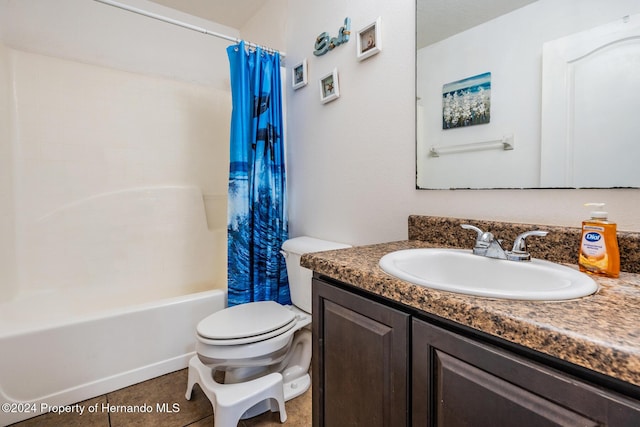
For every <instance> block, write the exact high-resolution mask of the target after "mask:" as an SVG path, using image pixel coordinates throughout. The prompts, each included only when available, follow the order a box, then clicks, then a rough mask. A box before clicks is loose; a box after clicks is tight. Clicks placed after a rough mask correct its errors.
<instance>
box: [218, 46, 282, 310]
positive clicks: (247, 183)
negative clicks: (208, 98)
mask: <svg viewBox="0 0 640 427" xmlns="http://www.w3.org/2000/svg"><path fill="white" fill-rule="evenodd" d="M227 55H228V57H229V63H230V69H231V97H232V105H233V110H232V113H231V143H230V148H231V153H230V154H231V158H230V167H229V199H228V203H229V205H228V224H227V237H228V243H227V244H228V258H227V264H228V270H227V271H228V305H229V307H231V306H233V305H237V304H243V303H247V302H252V301H269V300H271V301H277V302H279V303H281V304H290V303H291V297H290V294H289V284H288V280H287V271H286V268H285V260H284V258H283V256H282V255H281V254H280V248H281V246H282V243H283V242H284V241H285V240H286V239H287V238H288V218H287V198H286V194H287V191H286V176H285V165H284V138H283V130H284V129H283V124H282V91H281V83H280V55H279V54H278V53H275V54H273V53H269V52H266V51H264V50H263V49H261V48H257V49H255V50H253V49H252V50H250V51H248V50H247V49H246V47H245V44H244V42H240V43H239V44H237V45H233V46H229V47H228V48H227Z"/></svg>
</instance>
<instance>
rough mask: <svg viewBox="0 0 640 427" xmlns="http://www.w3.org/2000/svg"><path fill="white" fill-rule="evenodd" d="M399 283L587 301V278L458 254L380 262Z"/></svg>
mask: <svg viewBox="0 0 640 427" xmlns="http://www.w3.org/2000/svg"><path fill="white" fill-rule="evenodd" d="M380 267H381V268H382V269H383V270H384V271H385V272H386V273H388V274H390V275H392V276H395V277H397V278H399V279H402V280H406V281H407V282H411V283H414V284H416V285H420V286H425V287H427V288H432V289H439V290H443V291H450V292H457V293H461V294H467V295H476V296H482V297H492V298H506V299H519V300H543V301H556V300H566V299H572V298H579V297H583V296H587V295H591V294H593V293H594V292H596V291H597V290H598V285H597V283H596V282H595V281H594V280H593V279H592V278H591V277H589V276H588V275H586V274H584V273H581V272H580V271H578V270H574V269H572V268H569V267H566V266H563V265H560V264H554V263H552V262H549V261H543V260H538V259H534V260H531V261H521V262H515V261H506V260H498V259H492V258H487V257H483V256H478V255H473V254H472V253H471V251H469V250H462V249H407V250H402V251H396V252H391V253H389V254H387V255H385V256H383V257H382V258H381V259H380Z"/></svg>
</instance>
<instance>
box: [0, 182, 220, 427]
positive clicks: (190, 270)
mask: <svg viewBox="0 0 640 427" xmlns="http://www.w3.org/2000/svg"><path fill="white" fill-rule="evenodd" d="M207 200H209V201H208V202H207ZM224 200H226V198H221V200H217V199H216V198H215V197H214V198H211V197H209V198H208V199H207V197H205V196H204V195H203V194H202V192H201V190H200V188H198V187H196V186H157V187H136V188H127V189H122V190H117V191H111V192H105V193H100V194H95V195H92V196H90V197H86V198H84V199H80V200H76V201H73V202H71V203H67V204H61V205H60V206H59V207H57V208H56V209H53V210H51V211H49V212H47V213H45V214H35V213H30V211H26V210H25V214H24V215H20V216H19V218H18V220H17V222H18V225H17V234H16V235H17V236H18V237H17V239H16V240H17V242H18V244H17V249H16V253H17V254H18V256H17V260H18V262H17V263H16V264H17V271H18V273H17V274H16V277H17V279H18V280H17V286H5V285H7V284H6V283H0V404H7V403H8V404H9V406H2V407H0V425H6V424H10V423H13V422H16V421H19V420H21V419H26V418H30V417H33V416H35V415H38V414H37V413H33V412H26V413H25V412H24V411H16V412H12V409H19V407H17V406H16V405H14V406H13V407H12V406H11V404H12V403H16V402H20V403H23V402H31V403H35V405H32V406H31V407H35V408H36V409H40V408H41V407H42V406H41V404H47V405H67V404H72V403H76V402H78V401H82V400H85V399H88V398H91V397H94V396H98V395H101V394H104V393H107V392H110V391H113V390H116V389H119V388H122V387H125V386H128V385H131V384H135V383H137V382H140V381H143V380H146V379H149V378H152V377H156V376H158V375H162V374H165V373H168V372H171V371H175V370H178V369H181V368H184V367H186V366H187V363H188V360H189V358H190V357H191V356H192V355H193V354H194V350H195V327H196V325H197V323H198V322H199V321H200V320H201V319H203V318H205V317H206V316H208V315H209V314H211V313H214V312H215V311H217V310H220V309H222V308H224V307H225V305H226V290H225V288H226V287H225V286H224V285H223V284H224V283H226V227H225V224H224V223H225V222H226V221H225V216H226V215H225V214H226V212H225V211H224V210H223V209H222V208H220V209H218V210H220V211H221V212H222V213H220V214H219V215H217V216H220V217H221V218H217V216H216V215H213V216H211V215H209V216H208V215H207V208H206V204H207V203H209V204H210V205H212V209H209V211H211V212H215V211H216V206H217V205H221V206H222V207H224ZM7 289H8V290H9V291H7ZM31 407H30V408H31ZM7 408H9V412H7V411H6V409H7ZM20 412H22V413H20Z"/></svg>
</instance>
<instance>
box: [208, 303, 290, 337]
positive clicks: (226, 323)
mask: <svg viewBox="0 0 640 427" xmlns="http://www.w3.org/2000/svg"><path fill="white" fill-rule="evenodd" d="M295 323H296V316H295V313H294V312H293V311H291V310H288V309H287V308H285V307H284V306H282V305H280V304H278V303H277V302H274V301H260V302H251V303H248V304H242V305H236V306H233V307H229V308H225V309H224V310H220V311H218V312H215V313H213V314H212V315H210V316H208V317H206V318H204V319H203V320H202V321H200V323H198V327H197V332H198V335H200V336H201V337H203V338H206V339H208V340H215V341H216V342H218V341H220V343H221V344H222V343H223V342H224V341H225V340H229V341H232V342H229V344H232V343H233V344H238V340H239V339H242V340H243V341H247V340H248V341H252V339H251V338H252V337H260V339H265V338H267V337H265V336H264V335H270V336H275V335H278V334H280V333H282V332H284V331H287V330H289V329H291V328H292V327H293V325H294V324H295Z"/></svg>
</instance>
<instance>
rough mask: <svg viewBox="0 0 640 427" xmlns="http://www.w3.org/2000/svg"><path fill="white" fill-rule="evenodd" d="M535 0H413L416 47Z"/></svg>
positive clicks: (433, 41) (423, 45)
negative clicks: (415, 7) (414, 4)
mask: <svg viewBox="0 0 640 427" xmlns="http://www.w3.org/2000/svg"><path fill="white" fill-rule="evenodd" d="M535 1H536V0H417V16H416V19H417V39H416V46H417V48H418V49H420V48H423V47H425V46H428V45H430V44H432V43H435V42H437V41H440V40H444V39H446V38H447V37H450V36H452V35H454V34H458V33H459V32H462V31H464V30H468V29H469V28H473V27H475V26H477V25H480V24H482V23H484V22H487V21H490V20H492V19H494V18H497V17H498V16H501V15H504V14H506V13H509V12H512V11H514V10H516V9H519V8H521V7H523V6H526V5H528V4H529V3H534V2H535Z"/></svg>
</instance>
